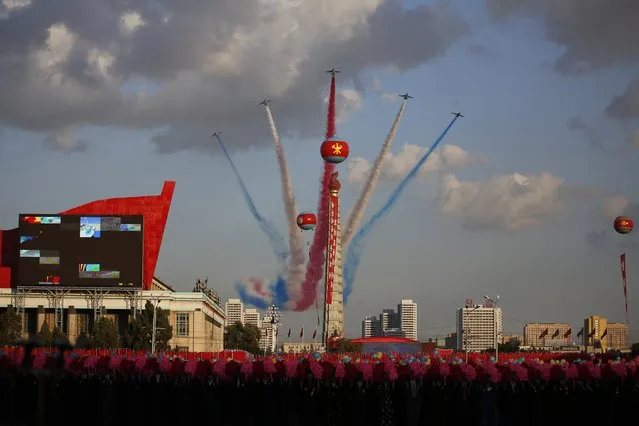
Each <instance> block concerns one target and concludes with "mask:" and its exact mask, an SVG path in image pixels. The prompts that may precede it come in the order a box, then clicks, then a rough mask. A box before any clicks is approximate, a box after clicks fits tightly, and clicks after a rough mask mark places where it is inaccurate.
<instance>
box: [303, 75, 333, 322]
mask: <svg viewBox="0 0 639 426" xmlns="http://www.w3.org/2000/svg"><path fill="white" fill-rule="evenodd" d="M333 136H335V76H332V77H331V89H330V93H329V96H328V113H327V117H326V138H327V139H328V138H330V137H333ZM334 171H335V165H334V164H332V163H329V162H327V161H325V162H324V173H323V174H322V181H321V184H320V197H319V198H320V199H319V204H318V206H317V227H316V228H315V235H314V237H313V244H312V245H311V252H310V261H309V262H308V265H307V267H306V278H305V279H304V283H302V297H301V299H300V300H298V301H297V304H296V306H295V309H294V310H295V311H297V312H301V311H305V310H307V309H308V308H310V307H311V306H312V305H313V303H314V302H315V298H316V294H317V283H318V282H319V281H320V280H321V279H322V277H323V276H324V262H325V261H326V245H327V244H328V200H329V196H330V194H329V192H328V183H329V182H330V180H331V175H332V174H333V172H334Z"/></svg>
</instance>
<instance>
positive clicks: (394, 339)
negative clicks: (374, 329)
mask: <svg viewBox="0 0 639 426" xmlns="http://www.w3.org/2000/svg"><path fill="white" fill-rule="evenodd" d="M351 342H353V343H417V340H413V339H407V338H406V337H390V336H384V337H363V338H361V339H353V340H351Z"/></svg>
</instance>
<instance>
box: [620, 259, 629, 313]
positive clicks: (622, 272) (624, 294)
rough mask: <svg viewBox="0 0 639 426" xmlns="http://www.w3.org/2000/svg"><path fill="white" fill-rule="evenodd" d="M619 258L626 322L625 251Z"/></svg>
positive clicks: (626, 285)
mask: <svg viewBox="0 0 639 426" xmlns="http://www.w3.org/2000/svg"><path fill="white" fill-rule="evenodd" d="M620 260H621V282H622V284H623V298H624V301H625V303H626V324H628V283H627V282H626V253H623V254H622V255H621V256H620Z"/></svg>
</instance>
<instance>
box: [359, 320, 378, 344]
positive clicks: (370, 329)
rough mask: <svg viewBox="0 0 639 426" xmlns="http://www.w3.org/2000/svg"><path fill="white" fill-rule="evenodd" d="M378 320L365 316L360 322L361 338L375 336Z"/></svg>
mask: <svg viewBox="0 0 639 426" xmlns="http://www.w3.org/2000/svg"><path fill="white" fill-rule="evenodd" d="M378 323H379V320H378V319H377V318H375V317H371V316H367V317H366V318H364V321H362V338H364V339H366V338H369V337H373V336H377V335H376V334H375V331H376V328H377V327H376V326H377V325H378Z"/></svg>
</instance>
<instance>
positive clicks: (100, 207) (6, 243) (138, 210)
mask: <svg viewBox="0 0 639 426" xmlns="http://www.w3.org/2000/svg"><path fill="white" fill-rule="evenodd" d="M174 190H175V182H174V181H165V182H164V186H163V187H162V192H161V193H160V195H152V196H144V197H123V198H107V199H104V200H96V201H91V202H90V203H87V204H83V205H81V206H77V207H74V208H72V209H69V210H65V211H63V212H60V214H73V215H82V214H85V215H95V216H99V215H104V216H117V215H122V216H124V215H142V216H144V265H143V267H144V269H143V277H142V288H144V289H145V290H150V289H151V282H152V281H153V274H154V273H155V267H156V265H157V262H158V257H159V256H160V246H161V245H162V237H163V236H164V228H165V227H166V221H167V219H168V217H169V209H170V208H171V201H172V200H173V191H174ZM18 239H19V238H18V229H17V228H15V229H10V230H6V231H0V288H10V287H15V286H17V282H16V280H17V274H12V271H13V270H14V269H15V268H16V267H17V265H18V259H19V257H18Z"/></svg>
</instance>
